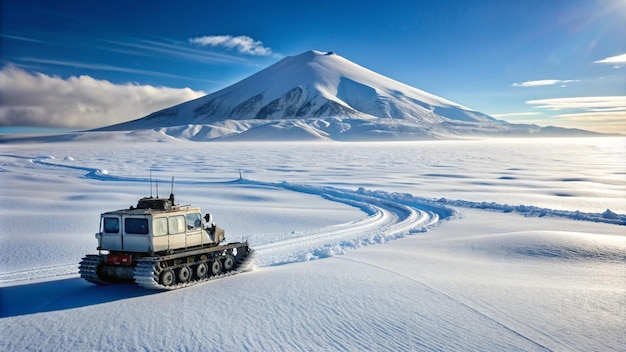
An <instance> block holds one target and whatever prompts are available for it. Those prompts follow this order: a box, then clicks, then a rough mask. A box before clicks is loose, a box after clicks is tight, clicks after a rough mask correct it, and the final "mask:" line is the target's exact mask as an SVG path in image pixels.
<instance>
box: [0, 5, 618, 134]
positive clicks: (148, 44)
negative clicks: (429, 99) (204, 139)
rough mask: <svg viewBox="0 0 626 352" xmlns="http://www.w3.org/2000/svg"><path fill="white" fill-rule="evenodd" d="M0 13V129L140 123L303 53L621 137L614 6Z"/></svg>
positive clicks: (513, 114) (519, 117) (532, 118)
mask: <svg viewBox="0 0 626 352" xmlns="http://www.w3.org/2000/svg"><path fill="white" fill-rule="evenodd" d="M1 4H2V11H1V13H2V15H1V16H2V18H1V22H0V23H1V26H2V27H1V28H0V29H1V30H0V40H1V46H0V48H1V50H2V51H1V62H0V65H1V66H2V71H1V73H0V89H1V90H2V96H3V98H2V101H1V105H0V127H4V128H6V127H10V126H31V127H54V128H70V129H71V128H87V127H96V126H99V125H104V124H108V123H115V122H118V120H120V119H126V120H129V119H134V118H139V117H142V116H144V115H145V114H147V113H149V112H151V111H154V110H158V109H161V108H164V107H167V106H171V105H174V104H176V103H179V102H182V101H186V100H190V99H193V98H196V97H199V96H201V95H203V94H206V93H211V92H213V91H216V90H219V89H221V88H224V87H226V86H228V85H230V84H232V83H235V82H237V81H239V80H241V79H243V78H245V77H247V76H249V75H251V74H253V73H255V72H257V71H259V70H261V69H263V68H265V67H267V66H269V65H271V64H273V63H275V62H277V61H279V60H280V59H281V58H283V57H285V56H291V55H297V54H300V53H302V52H304V51H308V50H311V49H316V50H322V51H335V52H336V53H338V54H339V55H341V56H343V57H345V58H347V59H349V60H351V61H353V62H355V63H357V64H359V65H362V66H364V67H366V68H369V69H371V70H373V71H376V72H378V73H381V74H383V75H386V76H389V77H391V78H393V79H395V80H398V81H400V82H403V83H406V84H409V85H411V86H414V87H417V88H419V89H422V90H425V91H428V92H431V93H434V94H436V95H439V96H442V97H444V98H446V99H449V100H453V101H455V102H457V103H460V104H462V105H465V106H468V107H470V108H473V109H475V110H478V111H481V112H484V113H487V114H490V115H492V116H495V117H497V118H501V119H505V120H507V121H510V122H529V123H537V124H539V125H554V126H563V127H578V128H584V129H590V130H595V131H602V132H621V133H626V0H551V1H544V0H524V1H521V0H520V1H505V0H460V1H449V0H440V1H418V0H414V1H393V0H389V1H367V0H362V1H338V0H334V1H321V0H320V1H254V0H251V1H237V0H231V1H177V2H170V1H154V0H151V1H118V0H109V1H54V2H51V1H28V0H19V1H18V0H15V1H12V0H4V1H2V2H1ZM164 93H167V96H165V95H164ZM131 106H134V107H131Z"/></svg>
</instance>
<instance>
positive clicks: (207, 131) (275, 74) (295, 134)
mask: <svg viewBox="0 0 626 352" xmlns="http://www.w3.org/2000/svg"><path fill="white" fill-rule="evenodd" d="M147 129H150V130H155V131H158V132H162V133H165V134H167V135H170V136H174V137H183V138H188V139H194V140H211V139H216V138H220V139H225V138H238V139H283V140H284V139H287V140H289V139H303V138H304V139H317V138H328V139H336V140H371V139H391V140H394V139H395V140H397V139H430V138H449V137H470V136H476V135H481V136H482V135H494V134H495V135H499V134H502V133H504V134H527V133H536V132H540V131H541V128H540V127H538V126H534V125H530V126H529V125H513V124H508V123H506V122H504V121H500V120H496V119H494V118H492V117H490V116H488V115H485V114H483V113H480V112H477V111H473V110H471V109H469V108H466V107H464V106H462V105H460V104H457V103H454V102H452V101H449V100H447V99H444V98H441V97H438V96H436V95H433V94H430V93H427V92H425V91H422V90H419V89H417V88H414V87H411V86H408V85H406V84H404V83H400V82H398V81H395V80H393V79H391V78H388V77H386V76H383V75H381V74H378V73H376V72H373V71H371V70H368V69H366V68H364V67H362V66H359V65H357V64H355V63H353V62H351V61H349V60H347V59H345V58H343V57H341V56H339V55H337V54H335V53H333V52H321V51H315V50H312V51H307V52H304V53H302V54H300V55H297V56H290V57H286V58H284V59H282V60H281V61H279V62H278V63H276V64H274V65H272V66H270V67H268V68H266V69H264V70H262V71H260V72H258V73H256V74H254V75H252V76H250V77H248V78H246V79H244V80H242V81H239V82H238V83H235V84H233V85H231V86H229V87H227V88H224V89H222V90H219V91H217V92H214V93H212V94H209V95H206V96H204V97H201V98H198V99H195V100H192V101H189V102H186V103H183V104H180V105H176V106H173V107H170V108H167V109H164V110H161V111H157V112H155V113H152V114H150V115H148V116H146V117H143V118H140V119H138V120H134V121H130V122H126V123H122V124H118V125H113V126H109V127H105V128H102V129H99V130H100V131H102V130H105V131H127V130H147Z"/></svg>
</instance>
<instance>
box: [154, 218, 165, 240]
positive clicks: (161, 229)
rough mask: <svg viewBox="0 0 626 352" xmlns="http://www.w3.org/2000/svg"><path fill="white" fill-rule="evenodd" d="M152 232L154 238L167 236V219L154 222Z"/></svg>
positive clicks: (158, 219)
mask: <svg viewBox="0 0 626 352" xmlns="http://www.w3.org/2000/svg"><path fill="white" fill-rule="evenodd" d="M152 232H153V233H154V236H164V235H167V218H157V219H154V220H152Z"/></svg>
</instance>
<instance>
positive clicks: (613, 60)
mask: <svg viewBox="0 0 626 352" xmlns="http://www.w3.org/2000/svg"><path fill="white" fill-rule="evenodd" d="M593 63H594V64H612V65H620V64H626V53H625V54H621V55H617V56H611V57H607V58H606V59H602V60H598V61H594V62H593Z"/></svg>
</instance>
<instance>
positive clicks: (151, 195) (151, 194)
mask: <svg viewBox="0 0 626 352" xmlns="http://www.w3.org/2000/svg"><path fill="white" fill-rule="evenodd" d="M150 198H152V168H150Z"/></svg>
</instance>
